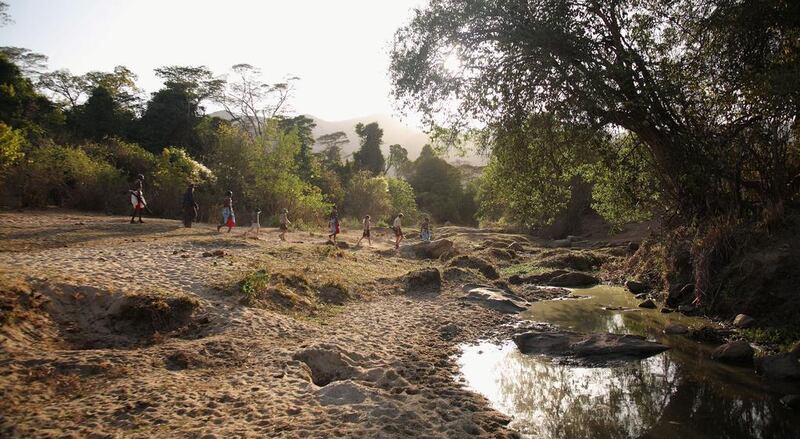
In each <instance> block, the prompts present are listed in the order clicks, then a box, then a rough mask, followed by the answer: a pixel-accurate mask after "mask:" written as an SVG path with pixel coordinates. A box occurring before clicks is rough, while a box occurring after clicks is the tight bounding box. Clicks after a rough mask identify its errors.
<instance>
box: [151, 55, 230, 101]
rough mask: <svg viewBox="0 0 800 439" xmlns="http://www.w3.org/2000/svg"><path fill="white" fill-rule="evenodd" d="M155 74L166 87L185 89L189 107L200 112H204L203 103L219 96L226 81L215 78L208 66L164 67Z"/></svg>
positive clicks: (156, 70)
mask: <svg viewBox="0 0 800 439" xmlns="http://www.w3.org/2000/svg"><path fill="white" fill-rule="evenodd" d="M155 72H156V76H158V77H159V78H161V79H163V80H164V86H165V87H167V88H170V87H172V88H176V89H177V88H183V89H184V90H185V93H186V96H187V97H188V98H189V99H190V102H189V103H188V104H187V107H188V106H191V105H193V106H194V107H195V108H196V109H197V110H199V111H200V112H203V111H204V108H203V106H202V103H203V101H205V100H207V99H210V98H212V97H214V96H217V95H219V93H220V92H221V91H222V89H223V87H224V86H225V80H224V79H219V78H215V77H214V73H213V72H211V70H209V69H208V67H206V66H164V67H159V68H157V69H155Z"/></svg>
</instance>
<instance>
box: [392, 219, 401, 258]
mask: <svg viewBox="0 0 800 439" xmlns="http://www.w3.org/2000/svg"><path fill="white" fill-rule="evenodd" d="M392 228H393V229H394V248H395V249H398V248H400V241H402V240H403V214H402V213H401V214H399V215H397V217H396V218H395V219H394V224H393V227H392Z"/></svg>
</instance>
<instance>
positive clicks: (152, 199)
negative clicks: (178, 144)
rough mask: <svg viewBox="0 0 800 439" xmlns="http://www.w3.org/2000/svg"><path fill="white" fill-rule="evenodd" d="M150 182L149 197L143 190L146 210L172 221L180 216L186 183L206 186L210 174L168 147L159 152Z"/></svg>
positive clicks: (189, 158)
mask: <svg viewBox="0 0 800 439" xmlns="http://www.w3.org/2000/svg"><path fill="white" fill-rule="evenodd" d="M151 180H152V186H151V187H152V191H151V195H150V196H148V195H147V192H146V191H145V197H146V198H147V200H148V205H149V207H150V209H151V210H152V211H153V213H154V214H156V215H160V216H164V217H173V218H175V217H178V216H180V215H181V212H182V210H183V194H184V192H186V189H187V187H188V185H189V183H195V184H197V185H199V186H201V187H202V186H204V185H208V184H210V183H212V182H213V181H214V174H213V173H212V172H211V171H210V170H209V169H208V168H206V167H205V166H203V165H202V164H200V163H198V162H197V161H195V160H194V159H192V158H191V157H189V154H187V153H186V151H184V150H183V149H180V148H174V147H170V148H164V150H162V151H161V155H160V156H159V157H158V159H157V160H156V167H155V170H154V172H153V174H152V177H151ZM145 189H146V188H145Z"/></svg>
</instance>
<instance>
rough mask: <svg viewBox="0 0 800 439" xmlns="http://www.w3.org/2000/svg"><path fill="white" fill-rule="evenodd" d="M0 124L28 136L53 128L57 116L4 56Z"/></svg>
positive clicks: (1, 60) (0, 65)
mask: <svg viewBox="0 0 800 439" xmlns="http://www.w3.org/2000/svg"><path fill="white" fill-rule="evenodd" d="M0 122H3V123H5V124H6V125H9V126H10V127H12V128H17V129H20V128H21V129H26V130H27V131H28V134H34V133H39V132H41V131H42V130H43V129H48V128H54V127H56V126H57V125H60V123H61V114H60V112H58V111H57V109H56V108H55V107H54V105H53V103H52V102H50V101H49V100H48V99H47V98H46V97H44V96H42V95H40V94H38V93H36V90H35V89H34V87H33V83H32V82H31V81H30V79H28V78H26V77H25V76H23V74H22V72H21V70H20V69H19V68H18V67H17V66H16V65H15V64H14V63H13V62H11V61H10V60H9V59H8V58H7V57H6V56H5V55H4V54H0Z"/></svg>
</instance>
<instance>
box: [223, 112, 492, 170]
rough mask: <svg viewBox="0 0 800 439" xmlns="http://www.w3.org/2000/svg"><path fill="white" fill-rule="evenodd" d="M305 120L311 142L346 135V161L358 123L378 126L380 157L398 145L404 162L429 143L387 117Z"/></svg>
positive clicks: (473, 160)
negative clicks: (310, 126)
mask: <svg viewBox="0 0 800 439" xmlns="http://www.w3.org/2000/svg"><path fill="white" fill-rule="evenodd" d="M209 116H212V117H219V118H221V119H230V117H229V116H228V113H227V112H225V111H217V112H215V113H211V114H209ZM306 117H309V118H311V119H313V120H314V123H316V124H317V126H316V128H314V137H315V138H316V137H319V136H321V135H323V134H330V133H335V132H337V131H343V132H344V133H345V134H347V138H348V139H349V140H350V142H349V143H348V144H346V145H344V146H343V147H342V158H343V159H344V158H347V157H348V156H349V155H350V154H352V153H353V152H355V151H356V150H358V147H359V145H358V135H356V130H355V127H356V124H358V123H363V124H364V125H366V124H368V123H372V122H377V123H378V125H380V127H381V128H382V129H383V147H382V148H381V149H382V150H383V154H384V156H388V155H389V145H394V144H400V145H402V146H403V148H405V149H406V150H408V158H409V159H411V160H414V159H416V158H417V157H418V156H419V153H420V151H422V147H423V146H424V145H425V144H426V143H430V138H429V137H428V135H427V134H425V133H424V132H422V131H421V130H418V129H414V128H410V127H408V126H406V125H405V124H403V123H402V122H400V121H399V120H397V119H395V118H393V117H392V116H390V115H388V114H372V115H368V116H364V117H357V118H353V119H346V120H337V121H327V120H323V119H320V118H318V117H314V116H313V115H310V114H307V115H306ZM320 149H321V145H316V146H315V147H314V151H317V152H318V151H319V150H320ZM445 158H446V159H447V160H448V161H450V162H459V163H465V164H470V165H484V164H486V158H485V157H481V156H478V155H475V154H469V155H466V156H465V157H460V156H457V155H455V154H451V155H450V156H448V157H445Z"/></svg>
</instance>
